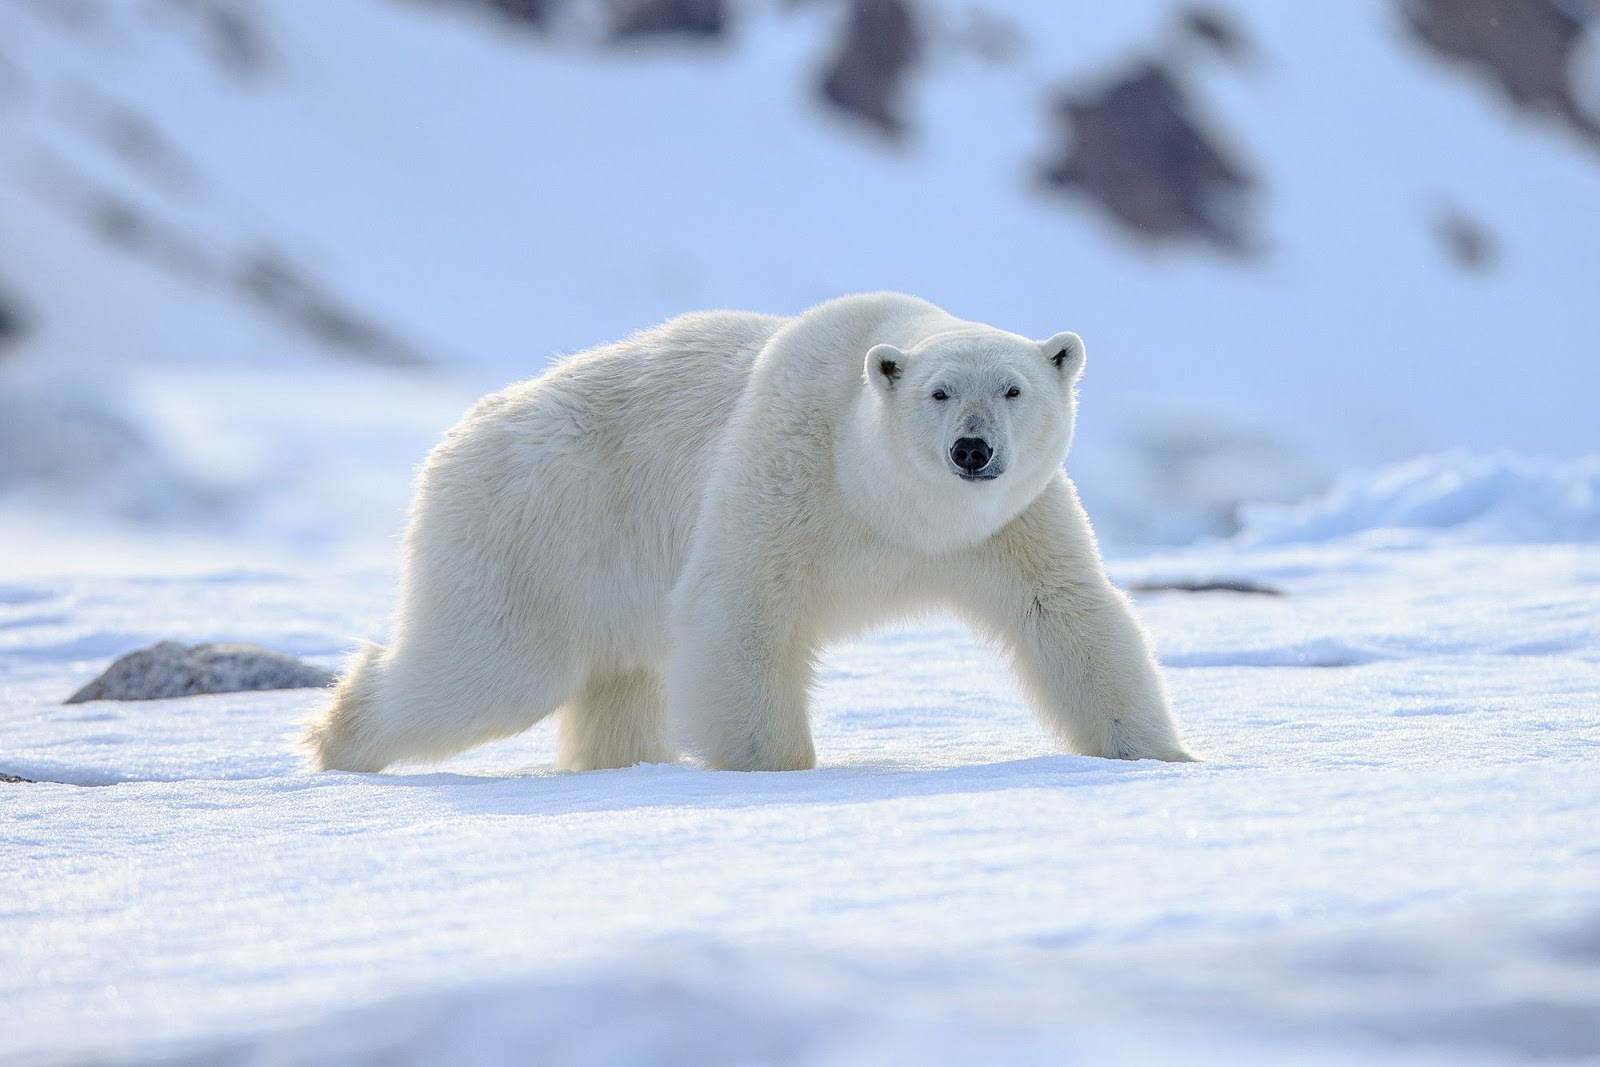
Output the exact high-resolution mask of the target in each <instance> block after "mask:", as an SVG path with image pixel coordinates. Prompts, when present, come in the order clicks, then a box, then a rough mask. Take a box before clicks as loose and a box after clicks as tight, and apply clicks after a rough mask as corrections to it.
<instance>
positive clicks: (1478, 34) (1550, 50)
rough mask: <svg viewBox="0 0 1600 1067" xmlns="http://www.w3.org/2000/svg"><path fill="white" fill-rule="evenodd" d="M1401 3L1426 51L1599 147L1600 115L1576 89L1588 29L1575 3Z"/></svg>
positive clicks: (1528, 0) (1448, 0) (1526, 0)
mask: <svg viewBox="0 0 1600 1067" xmlns="http://www.w3.org/2000/svg"><path fill="white" fill-rule="evenodd" d="M1396 2H1397V3H1398V4H1399V6H1400V11H1401V13H1402V14H1403V15H1404V16H1405V19H1406V23H1407V25H1408V26H1409V28H1410V30H1411V33H1412V35H1413V36H1414V37H1415V38H1416V40H1417V41H1418V43H1420V44H1421V45H1423V47H1425V48H1428V49H1430V50H1432V51H1433V52H1436V53H1438V54H1439V55H1442V56H1445V57H1447V58H1449V59H1451V60H1455V61H1457V62H1460V63H1463V64H1466V65H1467V66H1468V67H1470V68H1471V69H1472V70H1473V71H1474V72H1475V73H1476V74H1477V75H1478V76H1479V77H1480V78H1482V79H1484V80H1485V81H1488V82H1489V83H1490V84H1492V85H1494V86H1496V87H1497V88H1498V89H1499V90H1500V91H1501V92H1502V93H1504V94H1505V95H1506V97H1507V98H1508V99H1509V100H1510V101H1511V102H1512V103H1513V104H1515V105H1516V106H1517V107H1519V108H1523V109H1525V110H1528V111H1534V112H1542V113H1545V114H1551V115H1554V116H1556V117H1557V118H1559V119H1561V120H1562V121H1563V122H1565V123H1566V124H1567V125H1568V126H1570V127H1571V128H1573V129H1574V130H1576V131H1577V132H1578V133H1580V134H1581V135H1582V136H1583V137H1585V138H1586V139H1587V140H1588V141H1589V142H1590V143H1591V144H1593V145H1595V146H1596V147H1600V117H1597V116H1595V115H1592V114H1590V113H1588V112H1586V111H1585V110H1584V109H1583V107H1582V106H1580V104H1579V102H1578V99H1577V97H1576V95H1575V94H1574V92H1573V87H1572V83H1573V79H1572V77H1571V70H1570V68H1571V66H1572V56H1573V52H1574V51H1575V50H1576V48H1577V46H1578V43H1579V42H1580V41H1581V39H1582V37H1583V33H1584V28H1585V26H1586V20H1585V19H1584V18H1581V17H1579V16H1578V15H1576V14H1574V8H1573V5H1571V4H1567V3H1561V2H1559V0H1396ZM1594 17H1595V15H1594V14H1593V13H1591V14H1590V15H1589V18H1590V19H1593V18H1594Z"/></svg>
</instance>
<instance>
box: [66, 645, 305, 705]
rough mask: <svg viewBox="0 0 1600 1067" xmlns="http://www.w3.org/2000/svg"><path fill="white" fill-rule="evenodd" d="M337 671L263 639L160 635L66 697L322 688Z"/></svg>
mask: <svg viewBox="0 0 1600 1067" xmlns="http://www.w3.org/2000/svg"><path fill="white" fill-rule="evenodd" d="M333 677H334V676H333V672H332V671H327V670H323V669H322V668H321V667H314V666H312V665H311V664H309V663H302V662H301V661H300V660H297V659H295V658H294V657H293V656H289V655H285V654H284V653H282V652H276V651H274V650H272V649H270V648H263V647H262V646H260V645H248V644H217V645H212V644H205V645H185V644H182V643H180V642H177V641H161V642H159V643H157V644H154V645H151V646H150V647H149V648H141V649H138V650H137V651H134V652H129V653H128V654H127V655H125V656H119V657H118V658H117V660H116V662H114V663H112V664H111V666H109V667H107V668H106V670H105V673H104V674H102V675H100V677H98V678H96V679H95V680H94V681H92V682H90V683H89V684H88V685H86V686H84V687H83V688H82V689H80V690H78V691H77V692H76V693H74V694H72V696H70V697H68V698H67V701H66V702H67V703H68V704H82V703H84V702H85V701H89V700H164V699H167V698H169V697H187V696H197V695H199V694H201V693H239V692H246V691H254V690H259V689H305V688H321V687H325V686H328V685H331V684H332V683H333Z"/></svg>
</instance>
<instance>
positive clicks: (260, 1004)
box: [0, 542, 1600, 1067]
mask: <svg viewBox="0 0 1600 1067" xmlns="http://www.w3.org/2000/svg"><path fill="white" fill-rule="evenodd" d="M1181 573H1187V574H1191V575H1204V574H1233V575H1237V576H1239V577H1243V578H1249V579H1251V580H1254V581H1258V582H1262V583H1266V584H1271V585H1273V586H1275V587H1277V588H1279V589H1282V590H1283V591H1284V593H1285V595H1284V596H1282V597H1260V596H1240V595H1237V594H1227V593H1221V594H1205V595H1188V594H1178V593H1153V594H1150V595H1147V596H1143V597H1141V598H1140V607H1141V611H1142V613H1143V615H1144V616H1145V619H1146V621H1147V622H1148V624H1149V626H1150V629H1151V631H1152V633H1153V635H1154V638H1155V642H1156V646H1157V648H1158V651H1159V652H1160V654H1161V656H1162V657H1163V659H1164V661H1165V662H1166V663H1167V664H1168V677H1169V681H1170V683H1171V686H1172V690H1173V693H1174V698H1175V701H1176V704H1177V706H1178V708H1179V710H1180V716H1181V718H1182V721H1183V724H1184V728H1185V733H1186V736H1187V738H1188V739H1189V741H1190V742H1191V744H1192V745H1193V746H1194V748H1195V749H1196V750H1197V751H1199V752H1200V753H1202V754H1203V755H1204V756H1205V757H1206V762H1204V763H1200V764H1193V765H1167V764H1157V763H1149V762H1143V763H1123V762H1117V761H1105V760H1097V759H1090V758H1086V757H1078V756H1071V755H1064V754H1061V753H1059V752H1056V751H1054V750H1053V748H1052V746H1051V745H1050V744H1049V742H1048V741H1047V740H1046V739H1045V738H1044V737H1043V736H1041V734H1040V732H1039V730H1038V728H1037V726H1036V724H1034V723H1033V722H1032V721H1031V719H1030V717H1029V716H1028V714H1027V712H1026V711H1025V710H1024V709H1023V708H1022V706H1021V705H1020V703H1019V701H1018V699H1017V695H1016V692H1015V689H1014V686H1013V684H1012V682H1011V680H1010V678H1009V676H1008V675H1007V672H1006V670H1005V667H1004V664H1003V662H1002V661H1001V658H1000V657H999V656H997V655H996V654H995V653H994V652H993V651H992V650H990V649H987V648H985V647H983V646H982V645H981V644H979V643H977V642H975V641H973V640H972V639H971V638H970V636H968V635H967V634H966V633H965V631H964V630H962V629H961V628H960V627H959V626H956V625H955V624H953V623H950V622H948V621H945V620H937V619H935V620H928V621H926V622H923V623H919V624H917V625H914V626H909V627H907V628H904V629H899V630H893V631H889V632H883V633H878V634H874V635H871V636H869V637H867V638H865V639H862V640H859V641H854V642H850V643H848V644H845V645H841V646H839V647H837V648H833V649H830V650H829V651H828V653H827V655H826V656H825V658H824V661H823V663H822V665H821V670H820V685H819V687H818V690H817V694H816V699H817V709H816V716H815V722H816V736H817V743H818V752H819V758H820V760H821V766H820V767H819V769H817V770H816V771H812V772H799V773H792V774H721V773H713V772H706V771H701V770H698V769H695V768H693V767H689V766H654V767H652V766H642V767H635V768H631V769H627V770H621V771H602V772H594V773H589V774H559V773H556V772H555V771H554V770H553V762H554V736H553V731H552V730H551V729H550V728H549V726H548V725H545V726H541V727H538V728H536V729H534V730H533V731H530V732H529V733H528V734H526V735H524V736H523V737H520V738H516V739H514V740H512V741H508V742H504V743H501V744H498V745H493V746H488V747H486V748H484V749H481V750H479V751H477V752H474V753H470V754H468V755H465V756H463V757H460V758H458V759H456V760H453V761H450V762H448V763H446V764H444V765H442V766H439V767H435V768H422V767H410V768H401V769H399V770H398V771H397V772H396V773H387V774H382V775H347V774H310V773H307V772H306V771H305V769H304V766H303V763H302V762H301V758H300V755H299V753H297V751H296V750H295V747H294V741H295V738H296V735H297V733H298V722H299V721H300V720H301V719H302V718H303V717H304V716H305V715H306V714H307V713H308V711H309V709H310V705H311V703H312V702H313V701H314V700H315V699H316V698H315V696H313V695H310V694H305V693H296V692H293V691H288V692H281V693H270V692H269V693H247V694H227V695H216V696H202V697H192V698H187V699H183V700H163V701H152V702H149V703H141V704H98V705H71V706H63V705H62V704H61V703H60V701H61V699H62V698H63V697H64V696H65V695H66V694H67V693H70V692H71V690H72V688H73V687H74V686H75V685H76V684H77V683H78V682H79V680H80V679H81V678H82V677H84V676H85V675H86V674H87V673H92V672H93V671H94V670H97V669H99V667H100V666H103V664H104V660H105V659H106V658H108V657H109V656H112V655H114V654H116V653H117V652H119V651H122V650H125V649H126V648H128V647H137V646H138V645H141V644H145V643H148V642H149V641H150V640H151V639H152V638H153V637H154V636H156V635H161V634H168V635H172V636H173V637H174V638H175V639H181V640H194V639H196V638H197V637H198V636H201V635H211V636H217V635H223V636H227V637H230V638H233V639H238V640H251V641H259V642H261V643H264V644H269V645H272V646H273V647H278V648H283V649H286V650H288V651H292V652H293V653H295V654H296V655H299V656H302V657H306V658H309V659H311V660H313V661H315V662H319V663H324V664H327V665H333V664H336V663H337V662H338V657H339V655H340V652H341V650H342V649H343V648H345V647H347V645H348V644H349V642H350V640H351V638H352V637H354V636H361V635H365V636H372V637H380V638H381V637H382V634H383V625H384V623H383V620H384V617H385V613H386V611H387V609H388V606H389V603H390V600H391V598H392V595H393V575H392V574H382V573H370V574H364V575H354V574H343V575H327V574H300V575H297V574H278V573H273V574H267V573H250V572H234V573H227V574H213V575H193V576H186V577H168V578H156V579H137V578H126V577H124V578H115V577H109V578H108V577H85V578H55V579H49V578H33V579H26V580H15V579H13V580H8V581H7V582H5V583H4V584H0V706H3V707H4V708H5V714H6V722H5V726H6V729H5V732H4V735H3V739H0V772H8V773H11V774H14V775H18V776H21V777H25V778H33V779H38V780H39V781H38V784H5V785H0V866H3V869H5V870H6V871H8V872H10V874H9V876H8V877H5V878H0V943H4V944H6V945H7V960H8V965H7V967H5V968H3V969H0V1033H3V1034H5V1035H6V1038H5V1046H6V1058H7V1062H8V1063H11V1062H16V1063H22V1064H30V1063H31V1064H63V1063H82V1062H85V1061H86V1060H87V1061H92V1062H151V1061H160V1062H180V1063H202V1062H203V1063H212V1062H238V1063H327V1064H333V1063H346V1062H357V1063H368V1062H385V1063H401V1064H408V1063H418V1064H421V1063H433V1062H449V1063H488V1062H498V1061H500V1060H503V1059H505V1058H507V1057H511V1058H514V1059H519V1060H529V1061H540V1062H571V1063H579V1064H584V1063H594V1064H599V1063H624V1062H685V1063H688V1062H693V1063H749V1062H784V1063H795V1064H841V1063H844V1064H858V1063H859V1064H881V1063H918V1064H941V1063H970V1062H983V1061H1004V1062H1019V1063H1059V1062H1103V1063H1118V1064H1123V1063H1134V1064H1138V1063H1173V1062H1185V1063H1286V1062H1295V1063H1328V1064H1361V1065H1362V1067H1367V1065H1370V1064H1372V1063H1375V1062H1381V1063H1417V1064H1423V1063H1426V1064H1452V1065H1454V1064H1510V1063H1520V1062H1524V1061H1526V1060H1527V1059H1528V1058H1529V1057H1540V1058H1543V1059H1545V1061H1546V1062H1556V1063H1561V1062H1571V1061H1581V1060H1584V1059H1585V1058H1587V1059H1589V1060H1590V1061H1592V1060H1593V1059H1594V1058H1595V1057H1600V911H1597V908H1596V901H1597V900H1600V823H1597V822H1596V820H1595V818H1594V812H1595V811H1596V810H1600V708H1597V707H1596V704H1595V700H1594V694H1595V693H1596V692H1597V691H1600V621H1597V620H1600V547H1596V546H1591V545H1570V544H1569V545H1518V546H1510V547H1507V546H1492V547H1485V546H1471V545H1466V546H1443V547H1435V548H1433V549H1432V550H1430V551H1426V552H1418V551H1412V550H1407V551H1390V550H1386V549H1383V548H1380V547H1375V546H1369V545H1360V544H1355V543H1351V542H1345V543H1342V544H1324V545H1284V546H1276V547H1257V548H1249V549H1245V548H1241V547H1239V546H1237V545H1232V544H1229V545H1222V546H1214V547H1212V548H1209V549H1204V550H1188V551H1186V552H1184V553H1178V554H1173V555H1170V556H1165V557H1148V558H1144V559H1139V560H1129V561H1121V562H1118V563H1117V564H1116V566H1115V575H1116V577H1117V578H1118V579H1119V580H1120V581H1122V582H1124V583H1131V582H1133V581H1137V580H1147V579H1151V578H1154V577H1158V576H1161V575H1168V576H1172V575H1178V574H1181Z"/></svg>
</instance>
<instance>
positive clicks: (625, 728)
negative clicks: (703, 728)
mask: <svg viewBox="0 0 1600 1067" xmlns="http://www.w3.org/2000/svg"><path fill="white" fill-rule="evenodd" d="M666 713H667V697H666V690H665V687H664V685H663V682H662V679H661V675H660V673H659V672H657V671H655V670H652V669H650V668H647V667H641V668H637V669H634V670H621V671H600V670H597V671H595V672H594V673H592V674H591V675H590V676H589V680H588V681H587V682H586V683H585V684H584V687H583V689H582V691H581V692H579V693H578V695H577V696H576V697H574V698H573V699H572V700H571V701H569V702H568V703H567V705H566V706H565V707H564V708H562V709H561V717H560V720H559V735H560V745H561V756H560V762H561V767H562V768H563V769H564V770H569V771H592V770H597V769H599V768H602V767H632V766H633V765H634V764H636V763H666V762H669V761H670V760H671V759H672V753H671V751H670V750H669V749H668V747H667V745H666V744H665V743H664V742H663V740H662V737H663V734H664V732H665V730H666V717H667V715H666Z"/></svg>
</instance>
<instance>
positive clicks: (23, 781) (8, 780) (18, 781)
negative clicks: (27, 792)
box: [0, 774, 33, 785]
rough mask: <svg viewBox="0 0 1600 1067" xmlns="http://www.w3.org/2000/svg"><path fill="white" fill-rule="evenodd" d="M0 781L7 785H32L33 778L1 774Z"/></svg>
mask: <svg viewBox="0 0 1600 1067" xmlns="http://www.w3.org/2000/svg"><path fill="white" fill-rule="evenodd" d="M0 783H5V784H7V785H32V784H33V779H32V778H18V777H17V776H16V775H14V774H0Z"/></svg>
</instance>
